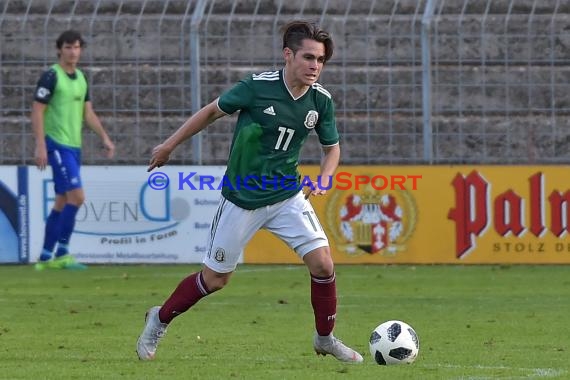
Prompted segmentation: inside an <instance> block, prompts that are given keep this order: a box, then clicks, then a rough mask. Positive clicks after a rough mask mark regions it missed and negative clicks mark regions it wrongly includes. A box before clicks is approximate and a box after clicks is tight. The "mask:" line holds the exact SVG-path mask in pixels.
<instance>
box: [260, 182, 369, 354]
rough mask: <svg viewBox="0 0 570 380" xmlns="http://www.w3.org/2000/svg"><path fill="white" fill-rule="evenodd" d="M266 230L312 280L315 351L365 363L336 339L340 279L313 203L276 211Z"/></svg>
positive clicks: (301, 201) (288, 204) (295, 201)
mask: <svg viewBox="0 0 570 380" xmlns="http://www.w3.org/2000/svg"><path fill="white" fill-rule="evenodd" d="M272 215H273V218H271V219H270V220H269V221H268V222H267V223H266V225H265V226H264V228H266V229H268V230H269V231H271V232H272V233H274V234H275V235H277V236H278V237H279V238H281V239H282V240H283V241H284V242H285V243H286V244H288V245H289V246H290V247H291V248H292V249H293V250H295V252H296V253H297V254H298V255H299V256H300V257H301V258H302V259H303V262H304V263H305V265H306V266H307V268H308V270H309V273H310V276H311V305H312V306H313V313H314V315H315V328H316V333H315V338H314V348H315V351H316V352H317V353H318V354H322V355H326V354H331V355H333V356H334V357H335V358H337V359H338V360H341V361H346V362H361V361H362V360H363V359H362V356H361V355H360V354H359V353H358V352H356V351H354V350H353V349H351V348H350V347H347V346H346V345H344V344H343V343H342V342H341V341H340V340H338V339H337V338H335V337H334V335H333V329H334V324H335V320H336V307H337V297H336V276H335V272H334V263H333V261H332V258H331V254H330V248H329V243H328V239H327V237H326V234H325V232H324V230H323V228H322V226H321V224H320V222H319V220H318V218H317V215H316V214H315V212H314V210H313V207H312V206H311V204H310V202H309V201H308V200H306V199H305V198H304V196H303V195H302V193H299V194H298V195H297V196H295V197H293V198H291V199H288V200H286V201H284V202H282V203H281V204H277V205H275V209H272Z"/></svg>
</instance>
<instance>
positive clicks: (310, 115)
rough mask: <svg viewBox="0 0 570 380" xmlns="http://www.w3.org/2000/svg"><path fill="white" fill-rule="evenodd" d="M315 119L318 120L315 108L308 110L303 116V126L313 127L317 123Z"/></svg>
mask: <svg viewBox="0 0 570 380" xmlns="http://www.w3.org/2000/svg"><path fill="white" fill-rule="evenodd" d="M317 120H319V113H318V112H317V111H315V110H310V111H309V112H307V116H305V127H307V128H308V129H313V128H315V126H316V125H317Z"/></svg>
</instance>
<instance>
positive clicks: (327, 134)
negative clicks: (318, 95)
mask: <svg viewBox="0 0 570 380" xmlns="http://www.w3.org/2000/svg"><path fill="white" fill-rule="evenodd" d="M324 99H325V102H324V104H323V108H322V109H321V120H320V122H319V124H318V125H317V127H316V128H315V131H316V132H317V135H318V136H319V141H320V143H321V145H322V149H323V153H324V154H323V157H322V158H321V171H320V173H319V178H318V184H319V185H318V186H314V190H313V191H311V193H310V194H311V195H325V194H326V193H327V189H328V188H329V185H330V181H332V177H333V175H334V173H335V171H336V169H337V167H338V163H339V160H340V144H339V140H340V137H339V135H338V130H337V128H336V118H335V107H334V103H333V101H332V99H331V98H330V95H329V96H326V97H325V98H324Z"/></svg>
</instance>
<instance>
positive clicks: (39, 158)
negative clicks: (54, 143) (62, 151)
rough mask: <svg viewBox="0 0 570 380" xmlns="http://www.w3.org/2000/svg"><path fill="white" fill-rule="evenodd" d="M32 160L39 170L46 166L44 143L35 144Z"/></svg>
mask: <svg viewBox="0 0 570 380" xmlns="http://www.w3.org/2000/svg"><path fill="white" fill-rule="evenodd" d="M34 161H35V162H36V166H37V167H38V169H40V170H44V169H45V168H46V166H47V163H48V159H47V148H46V144H45V143H43V144H42V143H39V144H36V149H35V151H34Z"/></svg>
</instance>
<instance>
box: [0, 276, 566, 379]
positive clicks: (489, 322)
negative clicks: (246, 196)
mask: <svg viewBox="0 0 570 380" xmlns="http://www.w3.org/2000/svg"><path fill="white" fill-rule="evenodd" d="M197 268H199V267H198V266H195V265H178V266H143V265H141V266H91V267H90V268H89V269H88V270H87V271H84V272H65V271H45V272H35V271H34V270H33V268H32V267H31V266H0V278H1V281H0V379H115V378H117V379H119V378H120V379H158V378H165V379H295V380H301V379H303V380H305V379H378V378H382V379H391V380H393V379H422V380H425V379H568V378H570V359H569V354H570V351H569V350H570V345H569V343H568V339H569V337H570V328H569V327H568V321H569V316H570V277H569V276H568V270H569V268H568V267H567V266H380V265H378V266H373V265H372V266H364V265H354V266H341V265H339V266H337V268H336V269H337V287H338V293H339V307H338V316H337V326H336V334H337V336H338V337H339V338H341V339H342V340H344V341H345V342H346V343H347V344H349V345H351V346H353V347H354V348H356V349H358V350H359V351H361V353H362V354H363V355H364V357H365V362H364V363H363V364H362V365H347V364H343V363H339V362H337V361H336V360H334V359H333V358H331V357H330V356H327V357H325V358H323V357H317V356H316V355H315V354H314V352H313V351H312V334H313V315H312V311H311V306H310V299H309V278H308V276H307V272H306V269H305V267H303V266H263V265H243V266H240V267H238V270H237V272H236V273H235V275H234V276H233V278H232V280H231V281H230V283H229V285H228V287H226V288H225V289H223V290H222V291H220V292H218V293H216V294H214V295H212V296H210V297H208V298H206V299H204V300H202V301H201V302H200V303H198V304H197V305H196V306H195V307H194V308H193V309H191V310H190V311H189V312H187V313H186V314H184V315H182V316H181V317H179V318H177V319H175V320H174V322H173V323H172V324H171V326H170V328H169V332H168V334H167V336H166V337H165V339H163V341H162V342H161V345H160V347H159V350H158V352H157V358H156V359H155V360H154V361H150V362H140V361H139V360H138V359H137V356H136V353H135V343H136V339H137V336H138V334H139V333H140V331H141V329H142V326H143V319H144V313H145V310H146V309H147V308H148V307H149V306H152V305H155V304H159V303H161V302H162V301H163V300H164V299H165V298H166V297H167V296H168V295H169V294H170V292H171V291H172V290H173V289H174V287H175V286H176V285H177V284H178V282H179V281H180V280H181V279H182V278H183V277H184V276H185V275H186V274H188V273H190V272H192V271H195V270H196V269H197ZM388 319H400V320H403V321H406V322H408V323H409V324H411V325H412V326H413V327H414V328H415V329H416V331H417V333H418V335H419V338H420V354H419V357H418V359H417V360H416V362H415V363H413V364H411V365H405V366H389V367H382V366H378V365H376V364H374V362H373V361H372V359H371V357H370V354H369V352H368V338H369V335H370V332H371V331H372V329H373V328H374V327H376V325H378V324H379V323H380V322H383V321H385V320H388Z"/></svg>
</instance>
